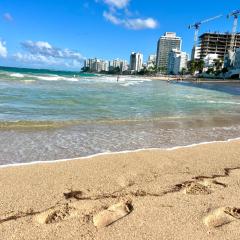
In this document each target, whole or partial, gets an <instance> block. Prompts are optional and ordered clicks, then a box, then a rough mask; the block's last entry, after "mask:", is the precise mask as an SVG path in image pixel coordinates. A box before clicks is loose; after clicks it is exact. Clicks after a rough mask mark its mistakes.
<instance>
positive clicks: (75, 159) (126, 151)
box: [0, 137, 240, 170]
mask: <svg viewBox="0 0 240 240" xmlns="http://www.w3.org/2000/svg"><path fill="white" fill-rule="evenodd" d="M235 141H240V137H236V138H231V139H227V140H221V141H210V142H200V143H193V144H190V145H185V146H175V147H170V148H140V149H135V150H125V151H119V152H103V153H96V154H92V155H89V156H84V157H75V158H66V159H56V160H48V161H33V162H25V163H13V164H6V165H0V170H1V169H6V168H15V167H22V166H28V165H41V164H55V163H61V162H68V161H81V160H87V159H92V158H96V157H100V156H108V155H110V156H114V155H118V154H131V153H138V152H145V151H147V152H149V151H174V150H178V149H185V148H192V147H197V146H202V145H211V144H215V143H228V142H235Z"/></svg>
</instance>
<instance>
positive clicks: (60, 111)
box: [0, 69, 240, 164]
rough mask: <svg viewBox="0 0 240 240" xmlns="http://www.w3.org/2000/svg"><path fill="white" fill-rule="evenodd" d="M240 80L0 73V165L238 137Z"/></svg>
mask: <svg viewBox="0 0 240 240" xmlns="http://www.w3.org/2000/svg"><path fill="white" fill-rule="evenodd" d="M239 123H240V85H238V84H209V83H208V84H197V85H196V84H190V83H170V84H169V83H167V82H163V81H156V80H154V81H151V80H147V79H146V80H142V79H139V78H138V77H127V76H122V77H120V81H119V82H117V81H116V76H102V75H97V76H96V75H80V74H77V73H62V72H61V73H59V72H49V71H48V72H44V71H40V72H39V71H37V72H35V71H33V72H31V71H30V70H28V71H24V70H21V71H19V70H14V71H9V69H7V70H6V69H4V70H1V71H0V150H1V155H0V164H9V163H20V162H28V161H39V160H41V161H45V160H54V159H60V158H72V157H78V156H86V155H91V154H95V153H100V152H106V151H123V150H134V149H140V148H152V147H174V146H183V145H189V144H193V143H199V142H205V141H215V140H227V139H229V138H236V137H239V135H240V124H239Z"/></svg>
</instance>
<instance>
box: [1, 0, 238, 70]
mask: <svg viewBox="0 0 240 240" xmlns="http://www.w3.org/2000/svg"><path fill="white" fill-rule="evenodd" d="M237 2H238V3H239V0H238V1H237V0H231V1H229V0H201V1H193V0H181V1H178V0H171V1H167V0H34V1H33V0H2V1H1V2H0V65H1V66H14V67H15V66H16V67H32V68H48V69H62V70H80V69H81V66H82V64H83V61H84V59H86V58H95V57H97V58H101V59H106V60H111V59H116V58H120V59H126V60H129V56H130V53H131V52H132V51H135V52H137V51H139V52H142V53H143V55H144V59H145V61H146V60H147V57H148V56H149V54H155V53H156V48H157V41H158V39H159V37H160V36H162V35H163V34H164V33H165V32H176V33H177V35H178V36H180V37H182V40H183V45H182V50H183V51H186V52H188V53H190V52H191V48H192V45H193V36H194V31H193V30H192V29H191V30H189V29H188V25H189V24H193V23H194V22H197V21H201V20H204V19H207V18H210V17H214V16H217V15H219V14H223V17H221V18H219V19H216V20H214V21H211V22H208V23H205V24H203V25H202V26H201V29H200V34H201V33H203V32H208V31H219V32H226V31H231V29H232V24H233V19H227V17H226V15H227V14H228V13H229V12H231V11H233V10H236V9H238V8H240V5H239V4H237Z"/></svg>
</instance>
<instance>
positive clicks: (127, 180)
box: [0, 140, 240, 240]
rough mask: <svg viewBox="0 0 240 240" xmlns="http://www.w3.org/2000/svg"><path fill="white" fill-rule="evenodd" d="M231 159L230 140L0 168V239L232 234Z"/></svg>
mask: <svg viewBox="0 0 240 240" xmlns="http://www.w3.org/2000/svg"><path fill="white" fill-rule="evenodd" d="M239 159H240V141H239V140H232V141H227V142H215V143H208V144H200V145H195V146H189V147H182V148H176V149H168V150H161V149H152V150H151V149H150V150H139V151H134V152H123V153H109V154H102V155H98V156H94V157H88V158H84V159H74V160H68V161H59V162H52V163H34V164H25V165H19V166H13V165H12V166H4V167H2V168H1V169H0V184H1V187H0V192H1V201H0V239H1V240H9V239H26V240H28V239H31V240H32V239H105V240H107V239H166V240H167V239H168V240H170V239H171V240H172V239H174V240H175V239H176V240H177V239H189V240H191V239H196V236H197V239H211V240H214V239H238V237H239V234H240V230H239V229H240V228H239V226H240V220H239V219H238V218H239V213H238V209H237V207H240V205H239V197H240V196H239V194H240V193H239V180H240V165H239ZM126 203H128V204H130V205H128V206H130V207H129V208H128V209H127V210H128V211H127V212H126V214H123V215H121V214H122V212H121V211H120V213H121V214H120V215H121V216H122V217H116V215H114V216H115V218H114V219H115V222H111V221H110V222H108V224H110V225H108V224H107V226H105V225H104V224H103V225H101V226H100V225H99V224H98V223H96V218H100V220H102V219H101V217H105V220H106V219H107V218H108V217H110V220H111V217H113V214H115V213H114V211H115V209H117V208H116V206H120V205H115V204H126ZM111 206H113V207H111ZM109 209H114V210H111V211H110V210H109ZM231 210H232V211H231ZM116 211H119V210H116ZM233 212H234V214H233ZM104 214H105V215H104ZM109 214H110V215H109ZM111 214H112V215H111ZM117 216H118V215H117ZM107 220H109V219H107Z"/></svg>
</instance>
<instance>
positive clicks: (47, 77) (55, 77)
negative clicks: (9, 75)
mask: <svg viewBox="0 0 240 240" xmlns="http://www.w3.org/2000/svg"><path fill="white" fill-rule="evenodd" d="M29 77H35V78H37V79H39V80H45V81H73V82H76V81H79V79H78V78H75V77H63V76H58V75H44V76H43V75H42V76H41V75H40V76H34V75H31V76H29Z"/></svg>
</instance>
